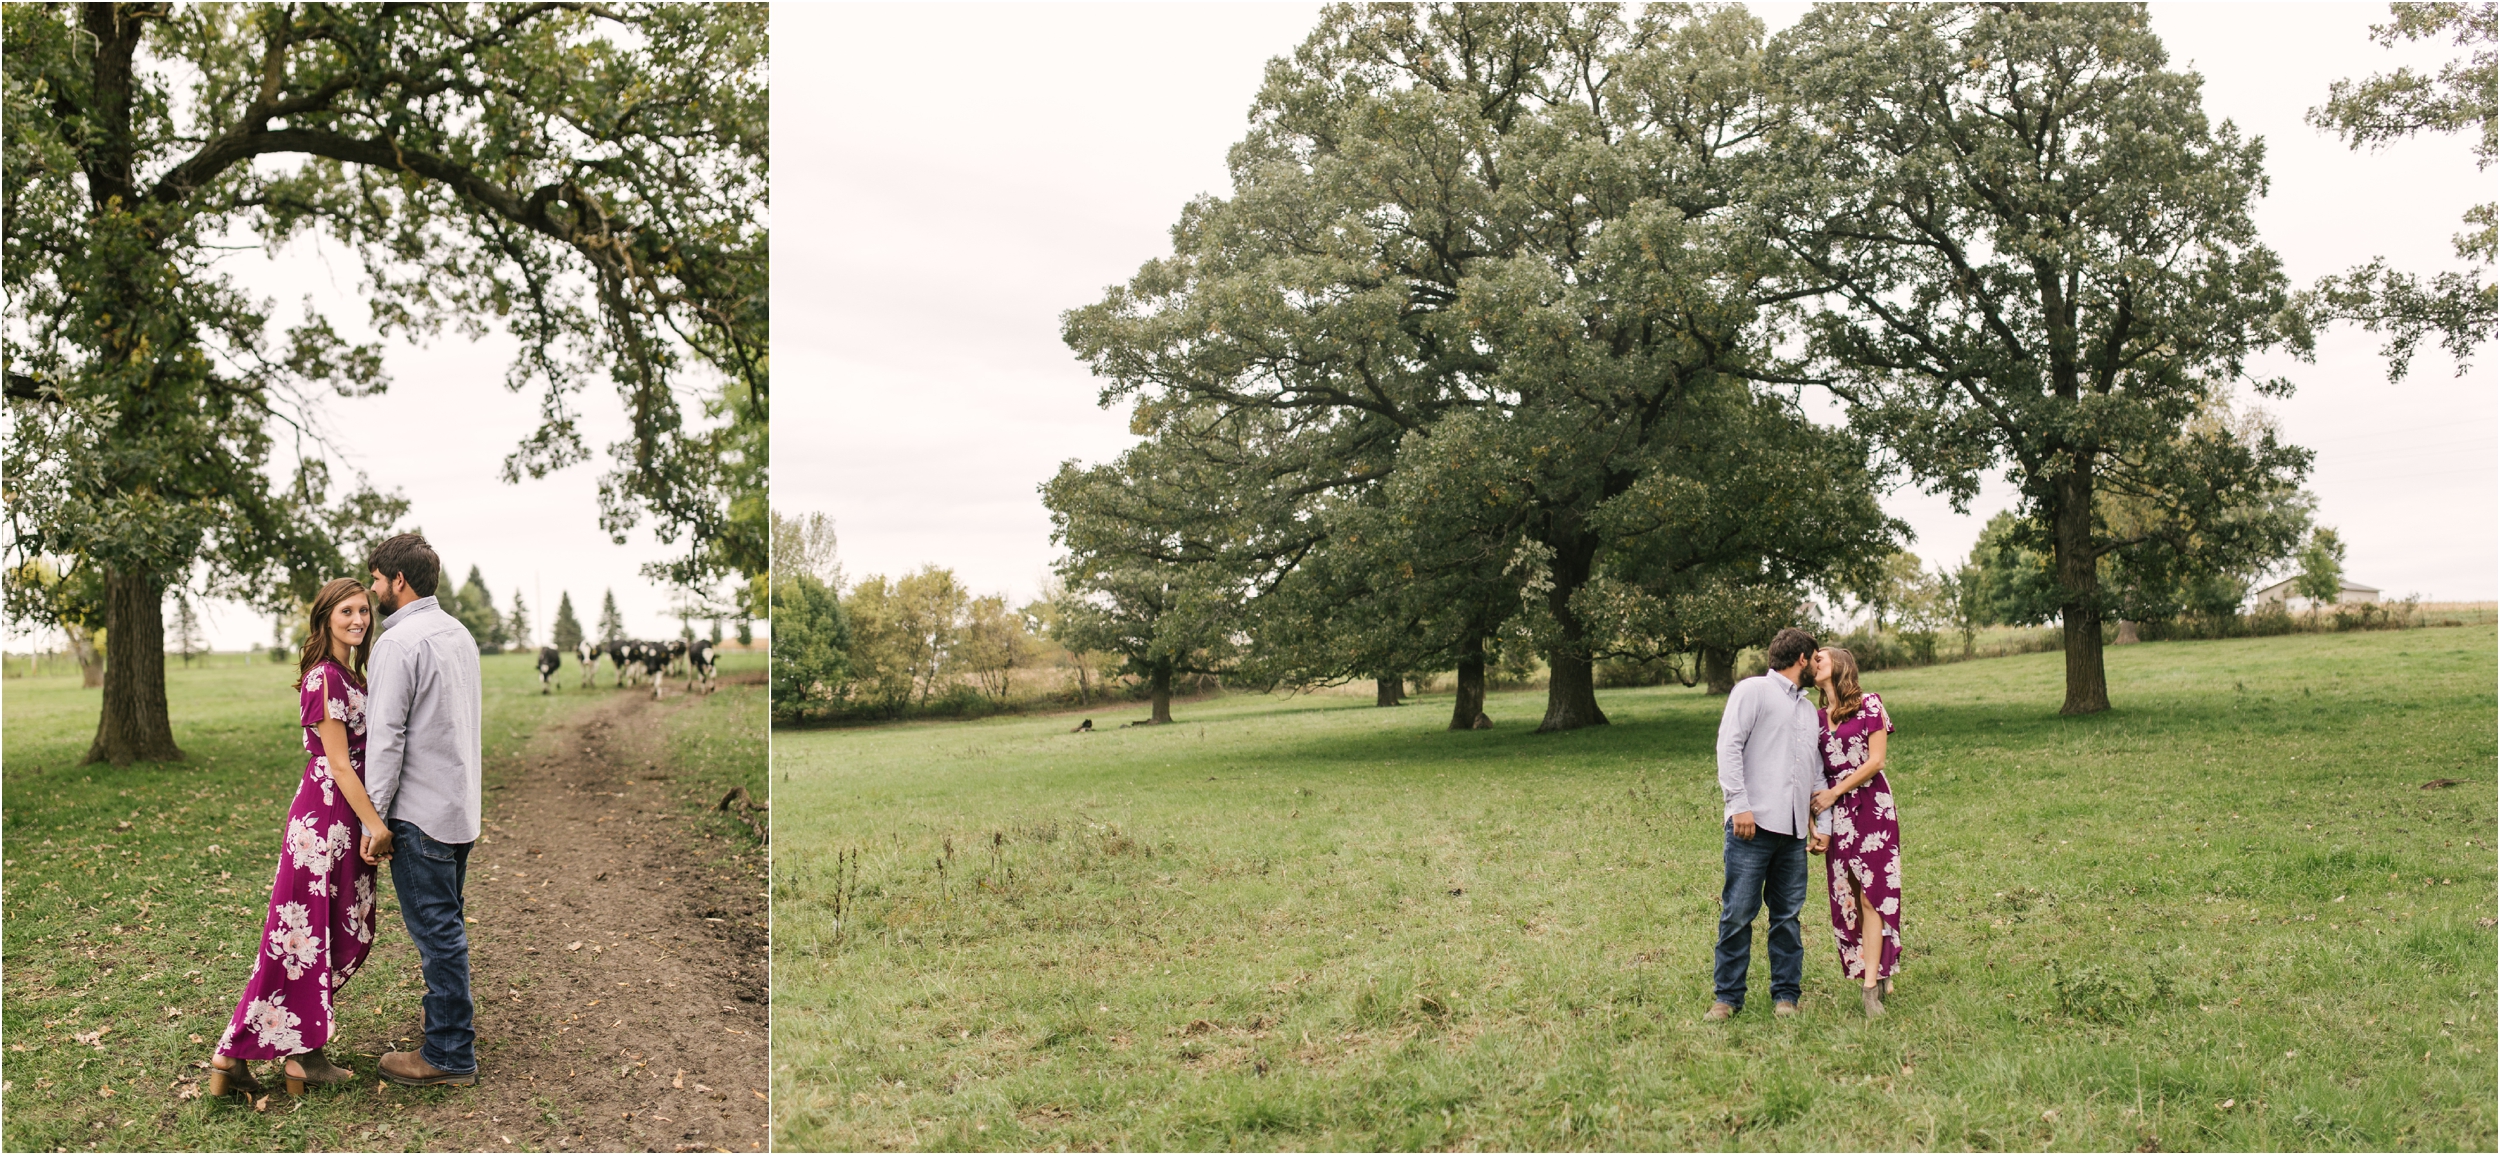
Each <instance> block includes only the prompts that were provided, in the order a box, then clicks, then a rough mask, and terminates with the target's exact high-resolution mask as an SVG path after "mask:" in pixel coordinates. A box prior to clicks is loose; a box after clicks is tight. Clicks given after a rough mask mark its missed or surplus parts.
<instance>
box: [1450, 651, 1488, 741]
mask: <svg viewBox="0 0 2500 1155" xmlns="http://www.w3.org/2000/svg"><path fill="white" fill-rule="evenodd" d="M1483 713H1484V637H1483V635H1481V634H1479V635H1475V636H1473V637H1470V638H1468V639H1467V641H1466V644H1465V645H1463V646H1462V647H1460V649H1459V651H1458V703H1457V704H1456V705H1453V706H1451V707H1450V729H1453V730H1473V729H1475V728H1476V719H1477V718H1478V717H1479V716H1481V715H1482V714H1483Z"/></svg>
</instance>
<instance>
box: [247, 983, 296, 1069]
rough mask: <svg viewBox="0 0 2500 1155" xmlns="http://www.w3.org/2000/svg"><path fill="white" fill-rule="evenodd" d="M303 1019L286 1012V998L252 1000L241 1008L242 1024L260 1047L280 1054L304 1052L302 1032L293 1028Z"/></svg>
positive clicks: (276, 996)
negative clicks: (248, 1029) (249, 1030)
mask: <svg viewBox="0 0 2500 1155" xmlns="http://www.w3.org/2000/svg"><path fill="white" fill-rule="evenodd" d="M303 1023H304V1020H303V1017H302V1016H300V1015H297V1014H296V1013H295V1012H293V1011H290V1010H288V1009H286V996H285V995H271V996H269V997H268V998H265V999H253V1000H252V1002H251V1005H249V1006H246V1007H245V1008H243V1025H244V1026H246V1027H248V1028H250V1029H251V1032H252V1037H253V1038H254V1039H256V1040H258V1041H259V1043H260V1045H262V1046H264V1047H267V1048H269V1049H271V1050H273V1051H276V1052H278V1053H279V1054H281V1055H297V1054H302V1053H303V1051H304V1032H302V1031H299V1030H297V1029H296V1028H297V1027H299V1026H302V1025H303Z"/></svg>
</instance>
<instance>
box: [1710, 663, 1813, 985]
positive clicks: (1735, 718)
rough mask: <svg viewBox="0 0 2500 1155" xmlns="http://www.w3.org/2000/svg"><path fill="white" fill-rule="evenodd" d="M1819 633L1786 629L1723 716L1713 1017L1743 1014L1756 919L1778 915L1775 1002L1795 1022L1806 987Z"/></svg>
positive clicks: (1773, 922)
mask: <svg viewBox="0 0 2500 1155" xmlns="http://www.w3.org/2000/svg"><path fill="white" fill-rule="evenodd" d="M1814 651H1815V643H1814V635H1812V634H1809V633H1807V632H1805V631H1804V630H1800V629H1794V628H1790V629H1785V630H1781V631H1780V632H1779V633H1778V634H1777V635H1775V636H1773V637H1772V639H1771V645H1770V648H1769V650H1768V651H1767V653H1766V658H1765V660H1766V661H1767V663H1768V664H1769V665H1770V667H1771V668H1770V670H1769V671H1768V672H1766V673H1764V674H1763V675H1762V676H1761V677H1758V678H1747V679H1745V680H1744V681H1742V682H1738V683H1737V684H1736V688H1735V689H1734V690H1733V691H1731V692H1730V693H1729V694H1728V696H1727V709H1726V711H1725V712H1724V713H1723V714H1722V715H1721V716H1720V718H1719V792H1720V793H1721V794H1722V795H1724V796H1725V799H1726V805H1727V810H1726V815H1727V818H1726V827H1725V829H1726V838H1727V845H1726V849H1725V858H1726V866H1727V879H1726V882H1725V883H1724V884H1723V885H1722V887H1721V889H1720V892H1719V945H1718V950H1717V951H1716V953H1715V958H1714V960H1713V967H1712V971H1713V974H1712V980H1713V982H1714V984H1715V986H1716V987H1717V991H1718V1001H1717V1002H1716V1003H1713V1004H1712V1005H1711V1007H1710V1013H1709V1014H1708V1015H1707V1016H1705V1017H1707V1018H1712V1019H1724V1018H1727V1017H1728V1016H1730V1015H1733V1014H1735V1013H1736V1012H1738V1011H1740V1010H1743V1009H1744V1007H1745V971H1746V969H1747V967H1748V965H1749V964H1750V963H1751V961H1752V958H1753V916H1754V913H1755V912H1756V911H1758V910H1760V909H1761V908H1762V907H1763V906H1764V905H1766V904H1767V905H1769V907H1770V908H1771V919H1770V934H1769V937H1770V947H1771V1001H1772V1002H1773V1004H1775V1005H1774V1008H1773V1009H1774V1010H1775V1011H1776V1012H1777V1013H1779V1014H1783V1015H1785V1014H1793V1013H1795V1011H1796V1009H1797V996H1798V994H1799V993H1800V992H1801V990H1802V989H1803V987H1804V984H1805V968H1806V953H1805V939H1804V937H1803V934H1802V932H1801V931H1800V930H1799V929H1798V926H1797V915H1798V913H1799V912H1800V911H1801V910H1803V909H1804V907H1805V902H1806V846H1807V841H1808V839H1809V838H1810V837H1811V836H1812V835H1813V833H1814V814H1813V810H1812V809H1811V805H1812V802H1813V799H1814V791H1815V788H1816V787H1818V786H1820V785H1821V784H1822V752H1821V751H1820V750H1819V749H1818V748H1817V747H1818V746H1819V745H1820V738H1821V733H1822V727H1821V725H1820V723H1819V722H1818V721H1817V718H1816V715H1815V711H1814V703H1812V702H1810V701H1808V700H1807V699H1806V695H1805V686H1804V682H1805V679H1806V671H1807V670H1808V669H1810V668H1811V667H1812V663H1813V661H1814Z"/></svg>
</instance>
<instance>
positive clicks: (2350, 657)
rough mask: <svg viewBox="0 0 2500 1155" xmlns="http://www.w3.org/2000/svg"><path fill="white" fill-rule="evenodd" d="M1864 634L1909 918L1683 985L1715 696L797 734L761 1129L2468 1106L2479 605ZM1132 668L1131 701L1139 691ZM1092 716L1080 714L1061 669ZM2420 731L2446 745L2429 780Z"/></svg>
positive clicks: (831, 1141)
mask: <svg viewBox="0 0 2500 1155" xmlns="http://www.w3.org/2000/svg"><path fill="white" fill-rule="evenodd" d="M2062 661H2063V658H2062V657H2061V655H2058V654H2053V653H2052V654H2036V655H2028V656H2022V657H2012V658H2004V659H1998V660H1993V661H1981V662H1970V663H1962V664H1957V665H1951V666H1943V667H1935V668H1929V669H1922V670H1915V671H1903V672H1896V673H1887V674H1883V675H1879V676H1877V677H1875V678H1873V679H1871V682H1872V683H1873V688H1874V689H1877V690H1881V691H1883V692H1884V693H1885V695H1886V697H1887V699H1888V701H1889V702H1890V703H1891V706H1892V709H1893V710H1894V712H1895V714H1896V715H1897V717H1898V718H1899V720H1900V724H1901V732H1900V733H1899V734H1897V735H1896V736H1895V738H1894V746H1893V748H1894V751H1895V756H1894V757H1895V769H1894V770H1893V772H1892V781H1893V783H1894V785H1895V787H1896V789H1897V791H1898V792H1899V795H1900V798H1901V811H1902V826H1903V830H1904V833H1905V851H1904V866H1905V873H1906V875H1907V878H1908V887H1907V900H1908V910H1907V917H1906V920H1905V930H1906V932H1907V938H1908V950H1909V954H1908V957H1907V960H1906V962H1905V964H1904V967H1905V969H1904V971H1903V975H1902V978H1901V980H1900V984H1899V989H1898V991H1897V993H1896V994H1895V996H1894V999H1893V1001H1892V1014H1891V1015H1890V1017H1888V1018H1886V1019H1883V1020H1879V1021H1877V1022H1874V1023H1869V1022H1867V1021H1866V1020H1865V1019H1864V1018H1863V1017H1861V1016H1860V1015H1859V1014H1858V1012H1857V1010H1856V1007H1855V1002H1856V997H1855V993H1854V991H1853V990H1852V989H1849V988H1848V987H1847V986H1845V985H1844V980H1842V979H1841V978H1840V977H1839V968H1838V964H1837V962H1836V961H1835V958H1834V952H1833V949H1832V946H1831V940H1830V938H1829V932H1828V925H1829V924H1828V921H1827V916H1826V914H1825V913H1824V909H1825V908H1824V906H1823V903H1824V901H1825V899H1824V886H1823V883H1822V882H1821V881H1820V878H1821V873H1820V868H1819V860H1818V867H1817V873H1816V878H1817V881H1816V882H1815V884H1814V887H1813V895H1812V897H1811V898H1810V900H1809V903H1808V907H1807V911H1808V914H1807V927H1808V939H1807V943H1808V947H1809V952H1808V969H1807V984H1806V992H1807V994H1806V1000H1805V1012H1806V1013H1804V1014H1803V1015H1801V1016H1798V1017H1797V1018H1795V1019H1791V1020H1774V1019H1773V1018H1772V1017H1771V1016H1770V1015H1769V1014H1768V1013H1767V1011H1768V1010H1769V1005H1768V1004H1769V1000H1768V997H1767V994H1766V993H1765V992H1766V988H1767V975H1766V973H1765V969H1764V961H1763V960H1764V956H1763V954H1762V952H1761V951H1760V950H1757V951H1756V953H1755V969H1754V973H1753V984H1754V999H1755V1001H1753V1002H1750V1003H1749V1004H1748V1008H1747V1010H1746V1011H1745V1013H1744V1014H1743V1015H1742V1016H1740V1017H1739V1018H1738V1019H1736V1020H1735V1021H1733V1022H1731V1023H1726V1024H1704V1023H1703V1022H1701V1021H1700V1017H1701V1013H1702V1011H1703V1010H1704V1009H1706V1008H1707V1007H1708V1005H1709V1003H1710V982H1709V958H1710V945H1711V940H1712V937H1713V934H1712V931H1713V924H1714V921H1715V918H1716V905H1715V904H1716V896H1717V892H1718V889H1719V883H1720V867H1719V850H1720V834H1719V795H1718V791H1717V787H1716V783H1715V777H1714V770H1713V765H1712V762H1711V755H1710V748H1711V740H1712V736H1713V734H1714V732H1715V728H1716V725H1717V720H1718V713H1719V704H1720V702H1719V700H1717V699H1712V698H1709V697H1707V696H1704V695H1703V694H1701V693H1700V692H1698V691H1693V690H1685V689H1643V690H1621V691H1609V692H1606V693H1604V694H1603V695H1602V700H1603V701H1604V702H1605V705H1606V709H1607V710H1608V712H1609V713H1610V714H1611V715H1612V716H1613V718H1614V719H1615V722H1616V724H1615V725H1613V726H1610V727H1606V728H1603V729H1599V730H1593V731H1584V732H1580V733H1575V734H1567V735H1554V736H1539V735H1535V734H1531V733H1529V730H1530V728H1531V727H1532V726H1533V724H1534V721H1535V718H1536V717H1537V716H1538V713H1539V711H1540V709H1541V706H1542V701H1541V698H1540V697H1539V696H1538V695H1535V694H1510V695H1501V696H1497V697H1496V698H1495V699H1494V701H1493V703H1492V705H1491V713H1492V715H1493V716H1494V718H1495V719H1496V721H1497V722H1498V726H1497V728H1495V729H1493V730H1490V731H1479V732H1472V733H1448V732H1445V731H1443V730H1442V729H1441V725H1442V724H1443V721H1444V715H1445V714H1446V712H1447V706H1446V701H1436V700H1434V699H1425V700H1424V701H1422V702H1419V703H1417V704H1415V705H1412V706H1409V707H1407V708H1404V709H1394V710H1383V709H1377V708H1373V707H1369V706H1365V705H1361V704H1358V703H1357V702H1355V701H1352V700H1349V699H1347V698H1343V697H1306V698H1299V699H1280V698H1266V697H1235V698H1230V699H1222V700H1216V701H1206V702H1198V703H1191V704H1184V705H1183V706H1182V707H1181V708H1180V709H1179V710H1178V711H1177V713H1178V714H1179V716H1180V722H1179V723H1178V724H1176V725H1172V726H1168V727H1161V728H1154V729H1130V730H1112V731H1108V732H1097V733H1092V734H1071V733H1068V732H1067V730H1068V728H1069V727H1070V726H1071V725H1073V723H1074V722H1075V720H1076V718H1075V716H1074V715H1070V716H1064V717H1059V718H1050V719H1013V720H998V721H989V722H978V723H960V724H952V725H949V724H917V725H907V726H894V727H888V728H884V729H877V730H855V731H844V732H813V733H786V732H785V733H783V734H781V735H778V736H777V739H776V743H775V760H774V774H775V778H776V781H775V782H774V786H775V787H776V799H775V810H776V814H777V817H778V821H777V823H776V826H775V843H776V846H775V855H774V872H775V882H774V889H775V899H776V901H775V907H774V921H775V937H774V942H775V967H774V984H775V988H774V1015H775V1029H774V1060H773V1061H774V1081H775V1082H774V1085H775V1093H774V1100H773V1110H774V1113H775V1116H776V1123H775V1128H776V1129H775V1139H776V1143H777V1145H778V1146H779V1147H781V1148H782V1149H784V1150H791V1149H797V1150H817V1149H828V1148H830V1149H843V1148H867V1147H877V1148H894V1147H923V1148H1022V1147H1065V1148H1080V1149H1082V1148H1098V1147H1129V1148H1175V1147H1177V1148H1231V1147H1254V1148H1308V1147H1317V1148H1378V1147H1391V1148H1586V1149H1629V1150H1638V1149H1644V1148H1658V1147H1666V1148H1689V1147H1714V1148H1715V1147H1727V1148H1806V1149H1817V1148H1819V1149H1869V1148H1872V1149H1886V1148H1935V1147H1948V1148H1950V1147H1972V1148H2115V1149H2155V1148H2174V1149H2175V1148H2208V1149H2212V1148H2219V1149H2235V1148H2241V1149H2263V1148H2275V1149H2280V1148H2422V1149H2456V1148H2465V1149H2479V1150H2490V1149H2492V1148H2493V1146H2494V1145H2495V1142H2496V1141H2500V1133H2496V1132H2495V1129H2494V1096H2495V1089H2496V1088H2495V1066H2494V1035H2495V1031H2494V1022H2493V1007H2492V997H2493V986H2494V982H2495V968H2500V954H2496V953H2495V939H2494V930H2493V917H2494V914H2495V895H2496V892H2495V887H2496V886H2500V878H2495V871H2494V865H2495V857H2494V851H2493V849H2492V846H2493V841H2494V833H2495V830H2494V828H2495V821H2500V819H2496V817H2495V811H2494V800H2495V791H2494V763H2493V759H2494V754H2495V749H2494V733H2493V717H2494V709H2495V705H2494V695H2493V686H2494V676H2495V669H2494V666H2495V637H2494V631H2493V630H2492V629H2491V628H2490V627H2468V628H2458V629H2441V630H2416V631H2406V632H2396V633H2374V634H2345V635H2303V636H2293V637H2283V638H2271V639H2262V640H2248V641H2224V642H2192V643H2171V644H2146V645H2135V646H2125V647H2119V648H2116V649H2113V650H2112V651H2111V652H2110V655H2109V665H2110V677H2111V684H2112V686H2113V687H2114V690H2113V696H2114V697H2115V698H2116V699H2117V702H2118V708H2117V709H2116V710H2114V711H2112V712H2110V713H2108V714H2105V715H2102V716H2099V717H2094V718H2087V719H2061V718H2058V717H2056V716H2055V715H2054V714H2053V710H2054V708H2055V705H2056V703H2057V702H2058V700H2059V694H2058V687H2059V679H2060V676H2061V669H2062ZM1131 712H1132V713H1133V712H1135V711H1131ZM1096 713H1097V714H1106V713H1108V712H1106V711H1102V710H1097V711H1096ZM2436 779H2461V780H2462V783H2461V784H2460V785H2455V786H2451V787H2444V788H2436V789H2431V790H2427V791H2426V790H2425V789H2423V785H2424V783H2425V782H2428V781H2432V780H2436Z"/></svg>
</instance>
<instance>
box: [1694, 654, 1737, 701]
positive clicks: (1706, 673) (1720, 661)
mask: <svg viewBox="0 0 2500 1155" xmlns="http://www.w3.org/2000/svg"><path fill="white" fill-rule="evenodd" d="M1701 679H1702V684H1703V685H1704V686H1707V687H1709V690H1710V692H1711V693H1713V694H1728V693H1732V692H1734V691H1735V689H1736V651H1734V650H1719V649H1712V648H1709V647H1707V646H1705V647H1703V648H1702V651H1701Z"/></svg>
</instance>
